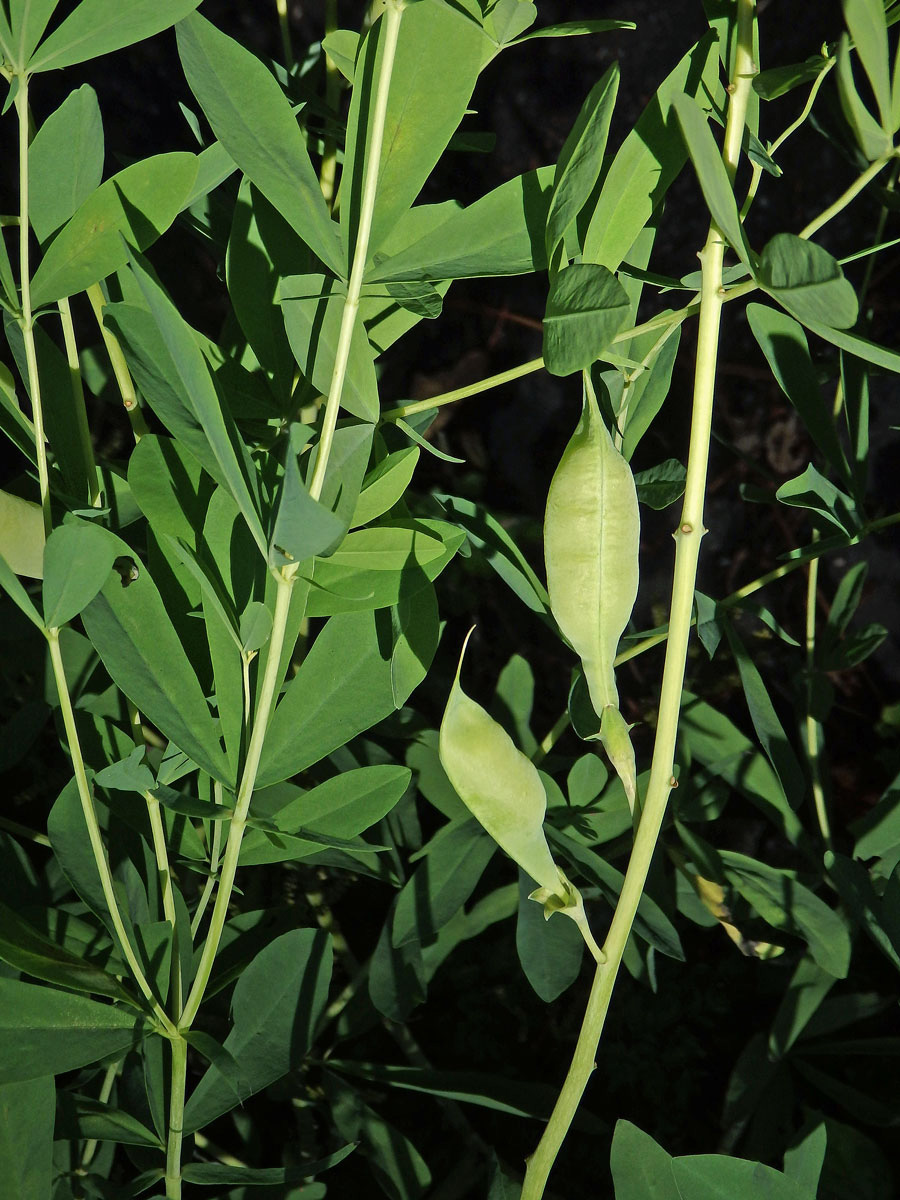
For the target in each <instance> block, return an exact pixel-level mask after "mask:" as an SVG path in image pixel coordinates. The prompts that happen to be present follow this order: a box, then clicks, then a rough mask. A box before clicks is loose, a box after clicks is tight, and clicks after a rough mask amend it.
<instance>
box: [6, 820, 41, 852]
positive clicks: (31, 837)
mask: <svg viewBox="0 0 900 1200" xmlns="http://www.w3.org/2000/svg"><path fill="white" fill-rule="evenodd" d="M0 829H5V830H6V831H7V833H14V834H15V835H16V837H20V838H25V840H26V841H28V842H34V844H35V845H36V846H46V847H48V848H49V846H50V839H49V838H48V837H47V835H46V834H45V833H38V832H37V831H36V830H34V829H29V828H28V826H27V825H20V824H19V822H18V821H11V820H10V819H9V817H0Z"/></svg>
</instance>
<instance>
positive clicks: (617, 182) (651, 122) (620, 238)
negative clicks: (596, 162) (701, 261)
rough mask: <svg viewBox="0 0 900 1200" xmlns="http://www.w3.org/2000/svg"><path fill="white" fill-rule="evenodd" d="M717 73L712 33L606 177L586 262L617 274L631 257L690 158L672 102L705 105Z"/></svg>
mask: <svg viewBox="0 0 900 1200" xmlns="http://www.w3.org/2000/svg"><path fill="white" fill-rule="evenodd" d="M718 73H719V56H718V54H717V53H716V39H715V36H714V35H713V34H712V33H708V34H706V35H705V36H704V37H702V38H701V39H700V41H699V42H697V44H696V45H695V46H693V47H692V48H691V49H690V50H689V51H688V52H687V54H686V55H685V56H684V58H682V59H681V61H680V62H679V63H678V65H677V66H676V67H675V69H674V70H673V71H672V72H671V73H670V74H669V75H667V76H666V78H665V79H664V80H663V82H662V83H661V84H660V86H659V87H658V88H657V89H656V94H655V96H654V97H653V99H652V100H651V101H650V103H649V104H648V105H647V107H646V108H645V109H644V111H643V112H642V113H641V115H640V117H639V118H638V120H637V123H636V124H635V126H634V128H633V129H632V130H631V132H630V133H629V134H628V135H627V136H626V138H625V140H624V141H623V142H622V145H621V146H620V147H619V149H618V151H617V152H616V156H615V158H614V159H613V161H612V164H611V165H610V168H609V170H608V171H607V173H606V177H605V179H604V181H603V187H602V189H601V192H600V196H599V198H598V200H597V205H596V208H595V209H594V211H593V213H592V215H591V219H590V224H589V225H588V228H587V231H586V233H585V236H584V249H583V254H582V257H583V260H584V261H585V262H589V263H600V264H601V265H602V266H604V267H608V268H609V270H610V271H615V270H617V269H618V267H619V265H620V264H621V262H622V261H623V259H624V258H625V257H626V256H627V255H628V253H629V251H630V250H631V247H632V246H633V245H634V243H635V240H636V239H637V236H638V234H639V233H640V232H641V230H642V229H643V228H644V226H645V225H646V224H647V222H648V221H649V220H650V217H651V215H652V213H653V210H654V209H655V208H656V207H657V206H658V205H659V204H660V202H661V201H662V199H663V197H664V196H665V194H666V192H667V191H668V189H669V186H670V184H671V183H672V181H673V180H674V179H675V178H676V176H677V175H678V173H679V172H680V171H681V168H682V167H683V166H684V163H685V159H686V157H687V154H686V152H685V148H684V144H683V141H682V139H681V138H680V137H678V136H677V134H676V127H675V124H674V114H673V113H672V102H673V100H674V99H675V98H676V97H677V96H681V95H683V94H687V95H688V96H697V97H698V98H699V99H700V100H701V103H702V102H706V97H707V96H710V95H714V94H715V90H716V86H717V82H718Z"/></svg>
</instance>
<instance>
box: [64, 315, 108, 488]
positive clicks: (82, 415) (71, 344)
mask: <svg viewBox="0 0 900 1200" xmlns="http://www.w3.org/2000/svg"><path fill="white" fill-rule="evenodd" d="M59 316H60V320H61V321H62V331H63V341H64V343H65V347H66V361H67V362H68V364H69V378H70V379H71V381H72V402H73V404H74V408H75V423H76V424H77V426H78V440H79V442H80V443H81V456H82V460H83V462H84V471H85V475H86V476H87V481H88V501H89V503H90V504H91V506H92V507H93V508H97V507H99V505H100V481H99V479H98V478H97V463H96V462H95V460H94V445H93V443H92V441H91V430H90V426H89V425H88V419H87V409H86V408H85V405H84V385H83V383H82V381H81V363H80V362H79V361H78V343H77V342H76V341H75V326H74V324H73V323H72V306H71V305H70V304H69V301H68V298H65V299H62V300H60V301H59Z"/></svg>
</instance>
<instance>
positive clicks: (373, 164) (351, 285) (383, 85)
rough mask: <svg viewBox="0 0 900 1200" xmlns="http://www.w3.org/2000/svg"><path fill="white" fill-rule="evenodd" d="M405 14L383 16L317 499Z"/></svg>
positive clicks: (393, 8) (393, 3)
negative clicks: (381, 46)
mask: <svg viewBox="0 0 900 1200" xmlns="http://www.w3.org/2000/svg"><path fill="white" fill-rule="evenodd" d="M402 16H403V9H402V7H401V0H389V2H388V6H387V8H386V9H385V11H384V15H383V16H382V18H381V19H382V21H384V22H385V27H384V49H383V51H382V58H381V71H380V73H379V76H378V88H377V90H376V92H375V107H374V109H373V112H372V129H371V134H370V137H369V142H368V147H367V151H366V153H367V157H366V171H365V177H364V179H363V188H362V200H361V204H360V214H359V227H358V229H357V232H356V248H355V249H354V251H353V265H352V267H351V270H350V279H349V281H348V283H347V296H346V299H345V300H344V311H343V313H342V315H341V328H340V333H339V334H338V344H337V352H336V353H335V356H334V371H333V372H332V375H331V386H330V388H329V389H328V400H327V402H326V404H325V418H324V421H323V423H322V436H321V438H320V439H319V447H318V453H317V455H316V465H315V469H314V470H313V476H312V480H311V481H310V485H309V492H310V495H311V496H312V498H313V499H314V500H318V499H319V497H320V496H321V495H322V488H323V487H324V484H325V472H326V471H327V469H328V459H329V457H330V455H331V444H332V441H333V439H334V430H335V426H336V425H337V419H338V412H339V411H340V407H341V394H342V393H343V390H344V379H345V378H346V375H347V362H348V359H349V357H350V342H351V339H352V337H353V329H354V326H355V325H356V321H357V317H358V314H359V297H360V293H361V291H362V283H363V276H364V274H365V270H366V260H367V258H368V255H369V237H370V236H371V233H372V218H373V216H374V214H375V193H376V190H377V188H378V170H379V167H380V166H381V147H382V144H383V142H384V122H385V117H386V116H387V105H388V96H389V95H390V90H391V74H392V72H393V69H394V55H395V54H396V51H397V37H398V35H399V33H400V19H401V17H402Z"/></svg>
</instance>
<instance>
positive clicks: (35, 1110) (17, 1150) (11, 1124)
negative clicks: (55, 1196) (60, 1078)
mask: <svg viewBox="0 0 900 1200" xmlns="http://www.w3.org/2000/svg"><path fill="white" fill-rule="evenodd" d="M55 1115H56V1087H55V1085H54V1081H53V1077H52V1075H44V1076H42V1077H39V1078H36V1079H26V1080H21V1081H18V1082H15V1083H4V1084H0V1178H2V1179H3V1186H4V1187H5V1188H7V1189H8V1195H9V1196H10V1197H13V1196H14V1197H15V1200H47V1197H48V1196H50V1194H51V1190H52V1185H53V1176H54V1171H53V1126H54V1118H55Z"/></svg>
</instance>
